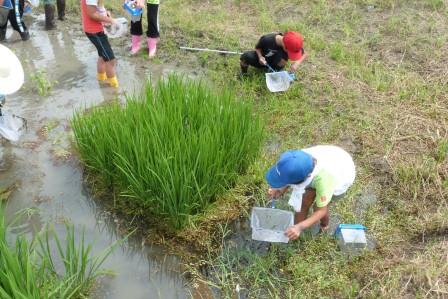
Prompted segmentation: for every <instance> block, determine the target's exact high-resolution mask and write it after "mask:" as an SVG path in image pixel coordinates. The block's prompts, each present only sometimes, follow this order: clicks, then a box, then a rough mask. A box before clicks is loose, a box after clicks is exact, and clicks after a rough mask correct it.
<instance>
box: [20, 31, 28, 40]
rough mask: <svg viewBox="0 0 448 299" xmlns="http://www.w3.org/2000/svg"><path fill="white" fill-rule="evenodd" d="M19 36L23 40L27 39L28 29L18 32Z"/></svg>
mask: <svg viewBox="0 0 448 299" xmlns="http://www.w3.org/2000/svg"><path fill="white" fill-rule="evenodd" d="M20 37H21V38H22V40H23V41H26V40H29V39H30V33H29V31H28V30H25V31H24V32H20Z"/></svg>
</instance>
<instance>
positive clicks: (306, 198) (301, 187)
mask: <svg viewBox="0 0 448 299" xmlns="http://www.w3.org/2000/svg"><path fill="white" fill-rule="evenodd" d="M355 175H356V171H355V164H354V163H353V159H352V157H351V156H350V154H349V153H347V152H346V151H345V150H343V149H342V148H340V147H337V146H334V145H319V146H314V147H310V148H306V149H302V150H290V151H287V152H284V153H283V154H282V155H281V156H280V159H279V160H278V161H277V163H276V164H275V165H274V166H272V167H271V168H270V169H269V170H268V172H267V173H266V180H267V182H268V184H269V186H270V188H269V191H268V194H269V195H270V196H271V197H273V198H276V197H279V196H280V195H282V194H283V193H285V192H286V191H287V190H288V189H289V188H291V189H292V194H291V198H290V200H289V202H288V203H289V204H290V205H291V206H293V208H294V210H295V211H296V214H295V217H294V223H295V224H294V225H293V226H291V227H289V228H287V229H286V231H285V235H286V236H287V237H288V238H289V239H290V240H295V239H297V238H298V237H299V236H300V233H301V232H302V231H303V230H304V229H306V228H309V227H311V226H312V225H314V224H315V223H317V222H318V221H320V227H321V230H322V231H325V230H327V229H328V223H329V220H330V218H329V213H328V204H329V203H330V201H331V199H332V198H333V196H338V195H342V194H344V193H345V192H346V191H347V189H348V188H349V187H350V186H351V185H352V184H353V181H354V180H355ZM313 205H314V207H313V213H312V214H311V215H310V216H309V217H308V212H309V210H310V208H311V206H313Z"/></svg>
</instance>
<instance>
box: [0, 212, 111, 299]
mask: <svg viewBox="0 0 448 299" xmlns="http://www.w3.org/2000/svg"><path fill="white" fill-rule="evenodd" d="M4 213H5V212H4V205H3V204H2V205H1V207H0V252H1V254H0V269H1V270H0V297H1V298H3V299H22V298H23V299H31V298H33V299H60V298H65V299H71V298H73V299H76V298H86V296H87V295H88V292H89V291H90V288H91V287H92V284H93V283H94V281H95V279H96V278H97V277H98V276H100V275H103V274H106V273H107V272H105V271H104V270H102V269H101V265H102V263H103V262H104V260H105V259H106V258H107V257H108V256H109V254H110V253H111V252H112V250H113V249H114V248H115V246H116V244H118V243H116V244H114V245H112V246H110V247H108V248H107V249H105V250H104V252H103V253H102V254H100V255H98V256H94V255H92V245H90V244H86V243H85V242H84V233H82V234H80V238H81V240H77V238H76V237H75V230H74V228H73V226H70V225H67V226H66V228H67V229H66V244H65V248H64V246H63V244H62V242H61V241H60V239H59V237H58V236H57V235H56V233H55V232H54V231H52V230H50V229H48V228H46V229H45V231H44V232H43V234H41V235H39V236H38V237H36V238H35V239H32V240H28V239H27V238H26V237H25V236H22V235H17V236H16V237H15V240H13V242H11V239H13V238H11V236H9V235H8V233H9V230H8V227H9V225H7V224H6V223H5V214H4ZM22 216H24V215H22ZM17 217H21V215H20V214H18V215H17V216H16V218H17ZM55 249H57V250H56V252H57V253H56V255H55ZM55 261H57V262H59V263H60V264H62V265H63V267H62V268H63V269H64V271H62V272H61V271H60V269H57V267H56V266H55V264H56V262H55ZM61 262H62V263H61Z"/></svg>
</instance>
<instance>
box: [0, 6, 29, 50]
mask: <svg viewBox="0 0 448 299" xmlns="http://www.w3.org/2000/svg"><path fill="white" fill-rule="evenodd" d="M24 5H25V1H24V0H0V6H2V7H3V8H6V9H8V16H7V20H6V21H4V23H0V41H3V40H5V38H6V28H7V26H8V20H9V22H10V23H11V26H12V28H13V29H14V30H15V31H17V32H18V33H19V34H20V37H21V38H22V40H23V41H26V40H28V39H29V38H30V33H29V32H28V29H27V27H26V25H25V23H24V22H23V18H22V16H23V7H24ZM4 11H5V10H4V9H2V11H1V13H2V14H4ZM0 19H4V17H1V18H0Z"/></svg>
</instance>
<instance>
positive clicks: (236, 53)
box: [179, 47, 243, 55]
mask: <svg viewBox="0 0 448 299" xmlns="http://www.w3.org/2000/svg"><path fill="white" fill-rule="evenodd" d="M179 48H180V49H182V50H187V51H200V52H214V53H221V54H235V55H241V54H243V53H241V52H236V51H224V50H214V49H207V48H190V47H179Z"/></svg>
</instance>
